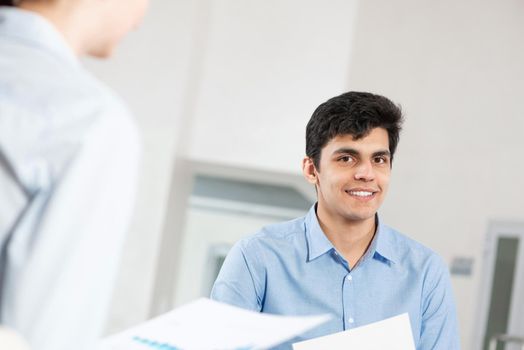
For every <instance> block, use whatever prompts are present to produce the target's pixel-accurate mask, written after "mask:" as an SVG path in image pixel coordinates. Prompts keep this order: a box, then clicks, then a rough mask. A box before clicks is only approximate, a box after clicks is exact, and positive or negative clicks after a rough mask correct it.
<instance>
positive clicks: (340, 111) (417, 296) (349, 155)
mask: <svg viewBox="0 0 524 350" xmlns="http://www.w3.org/2000/svg"><path fill="white" fill-rule="evenodd" d="M401 122H402V115H401V111H400V109H399V108H398V107H397V106H395V105H394V104H393V103H392V102H391V101H389V100H388V99H387V98H385V97H383V96H379V95H374V94H370V93H364V92H349V93H345V94H342V95H340V96H337V97H334V98H332V99H330V100H328V101H327V102H325V103H323V104H321V105H320V106H319V107H318V108H317V109H316V110H315V112H314V113H313V116H312V117H311V119H310V121H309V123H308V125H307V129H306V154H307V156H306V157H305V158H304V160H303V163H302V168H303V173H304V176H305V178H306V180H307V181H308V182H310V183H311V184H313V185H315V188H316V191H317V203H316V204H315V205H314V206H313V207H312V208H311V209H310V211H309V213H308V214H307V215H306V216H305V217H301V218H298V219H296V220H293V221H290V222H285V223H280V224H275V225H270V226H267V227H265V228H263V229H262V230H261V231H260V232H258V233H256V234H255V235H253V236H251V237H248V238H245V239H243V240H241V241H240V242H238V243H237V244H236V245H235V246H234V247H233V248H232V249H231V251H230V253H229V254H228V256H227V258H226V261H225V262H224V265H223V267H222V270H221V271H220V274H219V276H218V278H217V280H216V282H215V285H214V287H213V291H212V295H211V296H212V298H213V299H215V300H218V301H222V302H226V303H230V304H233V305H237V306H240V307H243V308H247V309H251V310H257V311H260V312H267V313H273V314H282V315H313V314H324V313H330V314H332V315H333V318H332V320H331V321H330V322H328V323H326V324H324V325H323V326H320V327H319V328H317V329H314V330H312V331H310V332H309V333H307V334H304V335H303V336H302V337H300V338H297V339H294V340H293V342H296V341H300V340H304V339H310V338H313V337H318V336H321V335H326V334H331V333H335V332H339V331H343V330H347V329H351V328H354V327H359V326H362V325H365V324H368V323H371V322H375V321H379V320H382V319H385V318H388V317H392V316H396V315H398V314H401V313H404V312H408V313H409V317H410V320H411V326H412V330H413V338H414V340H415V344H416V347H417V349H421V350H429V349H439V350H440V349H441V350H456V349H459V348H460V345H459V336H458V330H457V320H456V311H455V306H454V302H453V296H452V290H451V285H450V280H449V275H448V272H447V269H446V266H445V264H444V263H443V262H442V260H441V259H440V258H439V257H438V256H437V255H436V254H435V253H434V252H432V251H431V250H429V249H428V248H426V247H424V246H422V245H421V244H419V243H417V242H415V241H413V240H411V239H409V238H407V237H406V236H404V235H402V234H400V233H399V232H397V231H395V230H394V229H392V228H390V227H388V226H385V225H384V224H383V223H382V222H380V220H379V218H378V215H377V211H378V209H379V208H380V205H381V204H382V202H383V200H384V198H385V196H386V193H387V190H388V186H389V178H390V174H391V166H392V161H393V155H394V154H395V150H396V147H397V143H398V140H399V131H400V127H401ZM291 343H292V342H290V343H288V344H284V345H282V346H281V347H278V349H290V348H291V346H290V344H291Z"/></svg>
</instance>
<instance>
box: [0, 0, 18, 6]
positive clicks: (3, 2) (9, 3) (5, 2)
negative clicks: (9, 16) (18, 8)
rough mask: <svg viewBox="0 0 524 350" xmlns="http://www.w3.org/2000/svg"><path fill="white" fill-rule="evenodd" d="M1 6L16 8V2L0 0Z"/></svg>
mask: <svg viewBox="0 0 524 350" xmlns="http://www.w3.org/2000/svg"><path fill="white" fill-rule="evenodd" d="M0 6H15V4H14V0H0Z"/></svg>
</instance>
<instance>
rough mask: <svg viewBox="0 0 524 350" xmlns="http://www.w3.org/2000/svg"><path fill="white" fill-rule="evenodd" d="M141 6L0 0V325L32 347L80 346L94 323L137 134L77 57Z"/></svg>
mask: <svg viewBox="0 0 524 350" xmlns="http://www.w3.org/2000/svg"><path fill="white" fill-rule="evenodd" d="M146 7H147V0H19V1H16V0H15V1H13V2H10V1H8V0H0V193H1V194H0V249H1V250H0V325H2V326H6V327H9V328H11V329H13V330H14V331H17V332H18V333H19V334H21V335H22V336H23V337H24V338H25V339H26V340H27V341H28V342H29V345H30V346H31V347H32V349H34V350H71V349H90V348H92V347H93V344H94V343H95V342H96V340H97V339H98V338H99V337H100V335H101V332H102V331H103V328H104V326H105V322H106V319H107V315H108V308H109V303H110V298H111V294H112V290H113V285H114V282H115V277H116V273H117V268H118V263H119V256H120V252H121V250H122V246H123V243H124V239H125V233H126V230H127V227H128V222H129V220H130V217H131V211H132V208H133V202H134V193H135V186H136V180H137V171H138V159H139V153H140V145H139V144H140V143H139V137H138V133H137V129H136V127H135V125H134V123H133V122H132V121H131V119H130V117H129V114H128V112H127V110H126V108H125V106H124V105H123V103H122V101H120V100H119V98H118V97H116V96H115V95H114V94H113V92H112V91H111V90H110V89H108V88H107V87H106V86H104V85H103V84H102V83H101V82H99V81H98V80H97V79H95V78H94V77H93V76H92V75H91V74H89V73H88V72H87V71H86V70H85V69H84V68H83V67H82V64H81V63H80V61H79V59H80V58H81V57H82V56H93V57H99V58H105V57H108V56H110V54H111V53H112V51H113V49H114V48H115V46H116V44H117V43H118V42H119V41H120V39H121V38H122V37H123V36H124V35H125V34H126V33H128V32H129V31H131V30H132V29H134V28H135V27H136V26H137V24H138V23H139V22H140V20H141V18H142V16H143V14H144V12H145V9H146ZM0 347H1V346H0Z"/></svg>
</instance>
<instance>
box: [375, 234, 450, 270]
mask: <svg viewBox="0 0 524 350" xmlns="http://www.w3.org/2000/svg"><path fill="white" fill-rule="evenodd" d="M383 228H384V230H383V231H384V234H385V235H386V239H387V243H388V245H389V246H390V248H391V250H392V251H394V252H395V254H396V258H397V260H398V261H399V262H401V263H409V264H415V265H419V266H421V265H422V266H425V267H443V266H445V264H444V261H443V260H442V258H441V257H440V255H439V254H438V253H437V252H435V251H434V250H433V249H431V248H429V247H428V246H426V245H424V244H423V243H421V242H418V241H416V240H415V239H413V238H411V237H409V236H407V235H405V234H404V233H401V232H399V231H398V230H396V229H394V228H391V227H389V226H383Z"/></svg>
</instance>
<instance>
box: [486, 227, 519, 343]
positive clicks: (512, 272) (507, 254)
mask: <svg viewBox="0 0 524 350" xmlns="http://www.w3.org/2000/svg"><path fill="white" fill-rule="evenodd" d="M484 258H485V259H484V261H485V265H484V270H483V271H484V276H485V278H483V281H482V283H481V297H480V309H479V310H480V311H479V312H480V317H479V318H478V319H479V321H480V322H479V325H478V327H479V328H478V329H479V331H478V332H477V337H476V341H477V346H476V349H479V350H480V349H482V350H493V347H494V348H495V349H496V350H521V349H522V347H523V345H524V344H522V343H521V342H520V340H521V339H522V342H524V223H508V222H492V223H491V224H490V225H489V229H488V234H487V242H486V250H485V255H484ZM494 338H499V339H500V341H499V342H497V344H496V346H495V344H494V341H493V339H494ZM490 343H491V347H490Z"/></svg>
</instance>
